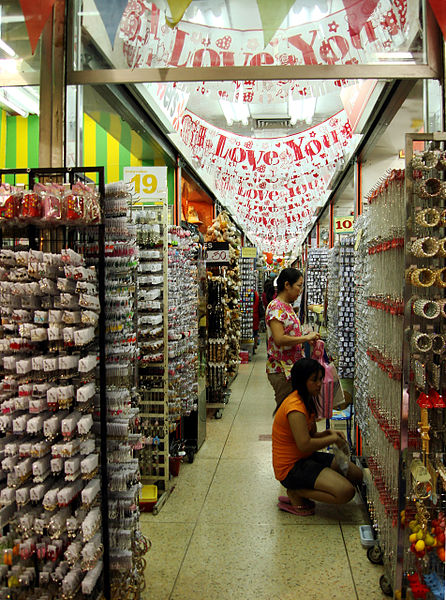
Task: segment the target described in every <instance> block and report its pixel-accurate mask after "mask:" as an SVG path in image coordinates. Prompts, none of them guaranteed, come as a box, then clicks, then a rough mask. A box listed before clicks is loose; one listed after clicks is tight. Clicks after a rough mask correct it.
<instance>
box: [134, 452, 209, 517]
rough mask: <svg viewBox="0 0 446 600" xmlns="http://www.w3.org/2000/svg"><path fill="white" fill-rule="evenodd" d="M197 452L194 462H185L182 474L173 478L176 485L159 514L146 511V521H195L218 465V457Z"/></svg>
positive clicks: (172, 481)
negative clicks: (205, 455)
mask: <svg viewBox="0 0 446 600" xmlns="http://www.w3.org/2000/svg"><path fill="white" fill-rule="evenodd" d="M200 454H201V450H200V452H199V453H198V454H197V456H196V458H195V460H194V462H193V463H192V464H188V463H184V464H182V465H181V467H180V474H179V476H178V477H175V478H173V479H172V480H171V482H170V483H171V485H172V486H175V487H174V489H173V491H172V493H171V494H170V496H169V498H168V499H167V501H166V503H165V504H164V506H163V507H162V508H161V510H160V512H159V513H158V514H157V515H153V514H152V513H145V514H143V515H142V517H141V519H142V520H143V521H146V522H150V521H155V522H169V523H194V522H195V521H196V520H197V517H198V515H199V513H200V510H201V508H202V506H203V503H204V500H205V498H206V495H207V493H208V491H209V486H210V484H211V481H212V478H213V477H214V474H215V469H216V467H217V459H206V458H204V457H203V456H201V455H200Z"/></svg>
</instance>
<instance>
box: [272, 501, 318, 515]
mask: <svg viewBox="0 0 446 600" xmlns="http://www.w3.org/2000/svg"><path fill="white" fill-rule="evenodd" d="M277 506H278V507H279V508H280V510H283V511H285V512H289V513H291V514H292V515H297V516H299V517H310V516H311V515H314V507H313V508H310V507H308V506H294V505H293V504H290V503H289V502H278V503H277Z"/></svg>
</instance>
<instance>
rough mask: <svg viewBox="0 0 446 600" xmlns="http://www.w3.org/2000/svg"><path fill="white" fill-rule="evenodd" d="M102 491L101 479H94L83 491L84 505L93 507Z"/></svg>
mask: <svg viewBox="0 0 446 600" xmlns="http://www.w3.org/2000/svg"><path fill="white" fill-rule="evenodd" d="M100 490H101V483H100V480H99V479H92V480H91V481H90V482H89V483H88V484H87V485H86V486H85V487H84V489H83V490H82V494H81V498H82V504H84V505H85V506H91V504H93V502H94V501H95V499H96V497H97V495H98V494H99V492H100Z"/></svg>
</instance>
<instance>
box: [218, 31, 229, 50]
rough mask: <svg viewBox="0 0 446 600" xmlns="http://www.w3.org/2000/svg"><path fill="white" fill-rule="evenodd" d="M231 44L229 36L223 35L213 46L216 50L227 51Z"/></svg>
mask: <svg viewBox="0 0 446 600" xmlns="http://www.w3.org/2000/svg"><path fill="white" fill-rule="evenodd" d="M231 42H232V38H231V36H230V35H225V36H224V37H222V38H218V40H217V41H216V42H215V45H216V46H217V48H220V50H229V48H230V46H231Z"/></svg>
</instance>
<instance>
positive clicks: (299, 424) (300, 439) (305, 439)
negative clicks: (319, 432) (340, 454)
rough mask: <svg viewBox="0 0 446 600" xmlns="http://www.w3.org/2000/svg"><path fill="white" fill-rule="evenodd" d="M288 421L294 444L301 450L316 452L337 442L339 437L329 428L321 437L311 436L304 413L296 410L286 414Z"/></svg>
mask: <svg viewBox="0 0 446 600" xmlns="http://www.w3.org/2000/svg"><path fill="white" fill-rule="evenodd" d="M288 423H289V424H290V428H291V433H292V434H293V438H294V441H295V442H296V446H297V447H298V448H299V450H300V451H301V452H305V453H313V452H317V451H318V450H322V448H326V447H327V446H331V445H332V444H337V443H338V440H340V439H341V438H340V436H338V434H337V433H335V432H334V431H331V430H328V431H329V432H330V433H329V434H328V435H324V436H323V437H311V435H310V432H309V431H308V426H307V419H306V418H305V415H304V414H303V413H301V412H298V411H297V410H296V411H293V412H290V413H289V414H288ZM328 431H327V432H328ZM324 433H325V432H324Z"/></svg>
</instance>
